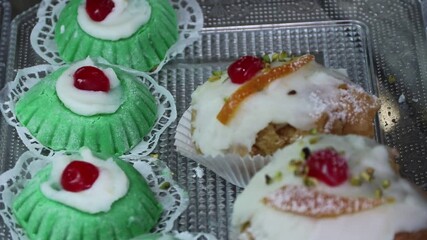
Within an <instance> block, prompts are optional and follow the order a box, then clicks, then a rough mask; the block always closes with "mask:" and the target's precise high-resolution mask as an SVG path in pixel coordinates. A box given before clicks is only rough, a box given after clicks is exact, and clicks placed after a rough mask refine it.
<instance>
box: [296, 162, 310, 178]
mask: <svg viewBox="0 0 427 240" xmlns="http://www.w3.org/2000/svg"><path fill="white" fill-rule="evenodd" d="M307 173H308V166H306V165H302V166H300V167H298V168H296V169H295V170H294V174H295V176H298V177H301V176H305V175H307Z"/></svg>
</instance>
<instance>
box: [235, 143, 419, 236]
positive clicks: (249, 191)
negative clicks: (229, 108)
mask: <svg viewBox="0 0 427 240" xmlns="http://www.w3.org/2000/svg"><path fill="white" fill-rule="evenodd" d="M321 136H322V137H321V139H320V140H319V141H318V142H317V143H315V144H310V143H309V142H310V139H312V138H313V137H312V136H308V137H305V138H303V139H302V140H299V141H297V142H295V143H294V144H292V145H290V146H288V147H286V148H284V149H282V150H279V151H277V152H276V154H275V155H274V156H273V160H272V162H271V163H270V164H269V165H267V166H266V167H265V168H263V169H262V170H261V171H260V172H258V173H257V174H256V175H255V176H254V178H253V179H252V180H251V181H250V183H249V185H248V186H247V187H246V188H245V190H244V191H243V192H242V194H241V195H239V196H238V198H237V199H236V202H235V205H234V212H233V217H232V225H233V228H234V229H235V231H236V232H238V231H239V230H240V228H241V227H242V226H243V225H244V224H245V223H246V222H248V221H250V227H249V228H248V229H247V230H248V231H249V232H250V233H251V234H252V235H253V237H254V239H256V240H278V239H284V236H286V239H292V240H307V239H309V240H324V239H328V240H341V239H346V240H358V239H363V240H378V239H387V240H392V239H394V235H395V234H396V233H398V232H413V231H419V230H421V229H425V228H427V214H426V209H427V201H426V199H425V198H424V197H423V196H422V195H421V194H420V193H419V192H417V191H416V190H415V189H414V188H413V186H411V185H410V184H409V183H408V182H407V181H406V180H404V179H403V178H401V177H399V176H397V175H396V174H395V172H394V170H393V169H392V168H391V167H390V164H389V152H388V150H387V148H386V147H385V146H381V145H378V144H376V143H375V142H374V141H372V140H369V139H366V138H362V137H358V136H354V135H348V136H345V137H338V136H332V135H321ZM304 146H308V147H309V149H310V150H311V151H312V152H313V151H315V150H318V149H324V148H327V147H333V148H335V149H336V150H337V151H338V152H344V155H345V157H346V158H347V159H348V164H349V168H350V171H351V173H352V174H353V175H355V174H358V173H360V172H361V171H362V170H363V169H366V168H367V167H372V168H374V169H375V179H374V183H373V184H368V183H364V184H363V185H362V186H359V187H355V186H351V185H350V184H349V183H344V184H342V185H340V186H338V187H329V186H327V185H325V184H322V183H319V184H318V185H317V186H316V187H315V188H316V190H319V191H322V192H327V193H331V194H335V195H338V196H345V197H368V198H374V191H375V189H377V187H375V186H374V185H375V184H377V185H380V183H381V181H383V180H384V179H388V180H390V182H391V185H390V187H389V188H388V189H385V190H384V196H385V197H393V198H395V199H396V202H394V203H386V204H384V205H382V206H379V207H376V208H373V209H370V210H366V211H362V212H358V213H354V214H347V215H341V216H339V217H335V218H334V217H331V218H318V219H315V218H311V217H307V216H302V215H296V214H293V213H290V212H284V211H280V210H276V209H274V208H273V207H269V206H266V205H265V204H264V203H262V201H261V199H263V198H264V197H265V196H267V195H268V194H270V193H272V192H274V191H275V190H277V189H280V188H281V187H282V186H284V185H297V186H301V185H303V183H302V179H301V177H296V176H295V175H294V174H293V173H292V172H291V171H290V170H288V165H289V162H290V161H291V160H292V159H300V158H301V150H302V148H303V147H304ZM279 171H281V172H282V179H281V180H278V181H273V183H271V184H269V185H267V184H266V182H265V175H267V174H268V175H269V176H274V175H275V174H277V172H279ZM239 239H247V238H246V237H245V236H244V235H241V236H240V238H239Z"/></svg>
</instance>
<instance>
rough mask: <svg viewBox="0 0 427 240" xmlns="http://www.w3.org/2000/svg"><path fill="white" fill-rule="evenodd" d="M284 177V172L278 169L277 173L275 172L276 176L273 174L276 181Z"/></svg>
mask: <svg viewBox="0 0 427 240" xmlns="http://www.w3.org/2000/svg"><path fill="white" fill-rule="evenodd" d="M282 178H283V174H282V172H281V171H277V172H276V174H274V176H273V180H274V181H275V182H278V181H280V180H282Z"/></svg>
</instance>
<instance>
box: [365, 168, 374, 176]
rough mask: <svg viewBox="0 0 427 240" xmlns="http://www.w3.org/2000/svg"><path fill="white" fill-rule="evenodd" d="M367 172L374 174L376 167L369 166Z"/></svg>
mask: <svg viewBox="0 0 427 240" xmlns="http://www.w3.org/2000/svg"><path fill="white" fill-rule="evenodd" d="M366 172H367V173H368V174H369V175H374V173H375V169H373V168H371V167H368V168H366Z"/></svg>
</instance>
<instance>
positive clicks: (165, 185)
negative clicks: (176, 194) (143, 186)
mask: <svg viewBox="0 0 427 240" xmlns="http://www.w3.org/2000/svg"><path fill="white" fill-rule="evenodd" d="M170 187H171V183H170V182H164V183H162V184H161V185H160V189H162V190H166V189H169V188H170Z"/></svg>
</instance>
